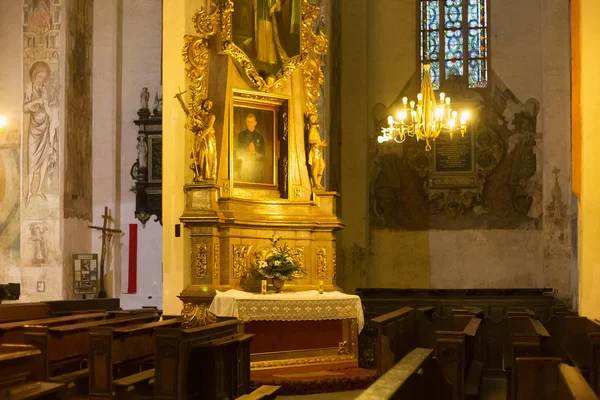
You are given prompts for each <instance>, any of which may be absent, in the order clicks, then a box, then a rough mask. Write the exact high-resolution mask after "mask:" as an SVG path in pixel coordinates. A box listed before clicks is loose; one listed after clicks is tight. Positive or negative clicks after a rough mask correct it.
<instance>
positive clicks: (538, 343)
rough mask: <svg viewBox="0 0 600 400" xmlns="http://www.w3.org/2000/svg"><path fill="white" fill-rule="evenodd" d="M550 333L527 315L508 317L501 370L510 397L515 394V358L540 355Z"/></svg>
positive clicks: (512, 397) (513, 396)
mask: <svg viewBox="0 0 600 400" xmlns="http://www.w3.org/2000/svg"><path fill="white" fill-rule="evenodd" d="M549 337H550V334H549V333H548V331H547V330H546V328H544V326H543V325H542V324H541V322H540V321H539V320H536V319H533V318H531V317H529V316H525V315H520V316H511V317H508V343H507V345H505V346H503V349H502V370H503V371H504V373H505V374H506V379H507V393H508V397H509V398H510V399H514V398H515V396H516V393H515V386H514V385H513V384H512V383H513V381H514V380H515V377H514V374H515V369H514V365H515V360H516V359H517V358H519V357H540V356H541V355H542V346H543V343H544V341H546V340H548V338H549Z"/></svg>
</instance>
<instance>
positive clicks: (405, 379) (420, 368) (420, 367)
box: [356, 347, 452, 400]
mask: <svg viewBox="0 0 600 400" xmlns="http://www.w3.org/2000/svg"><path fill="white" fill-rule="evenodd" d="M388 399H402V400H421V399H436V400H450V399H452V387H451V386H450V384H449V383H448V382H447V381H446V380H445V379H444V377H443V375H442V372H441V367H440V366H439V365H438V364H437V361H436V359H435V358H434V357H433V350H432V349H424V348H419V347H418V348H415V349H413V350H412V351H410V352H409V353H408V354H407V355H406V356H404V357H403V358H402V359H401V360H400V361H399V362H398V363H397V364H396V365H394V366H393V367H392V368H391V369H389V370H388V371H387V372H386V373H385V374H383V375H382V376H380V377H379V378H378V379H377V380H376V381H375V382H374V383H373V384H372V385H371V386H369V388H368V389H367V390H365V391H364V392H362V393H361V394H360V395H359V396H358V397H357V398H356V400H388Z"/></svg>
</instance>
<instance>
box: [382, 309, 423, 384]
mask: <svg viewBox="0 0 600 400" xmlns="http://www.w3.org/2000/svg"><path fill="white" fill-rule="evenodd" d="M371 323H372V324H373V325H374V326H375V328H376V329H377V341H376V345H375V346H376V348H375V363H376V368H377V376H381V375H383V374H384V373H385V372H386V371H388V370H389V369H390V368H392V367H393V366H394V365H395V364H396V363H397V362H398V361H400V360H401V359H402V358H403V357H404V356H405V355H406V354H408V353H409V352H410V351H412V350H413V349H414V348H415V347H417V336H416V335H417V326H416V323H417V322H416V314H415V310H414V309H412V308H409V307H403V308H401V309H399V310H396V311H392V312H390V313H387V314H384V315H380V316H379V317H376V318H373V319H372V320H371Z"/></svg>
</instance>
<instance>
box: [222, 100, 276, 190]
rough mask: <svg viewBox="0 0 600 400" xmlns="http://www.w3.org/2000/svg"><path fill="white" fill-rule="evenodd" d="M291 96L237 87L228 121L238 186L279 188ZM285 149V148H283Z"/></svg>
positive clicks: (233, 177) (233, 176)
mask: <svg viewBox="0 0 600 400" xmlns="http://www.w3.org/2000/svg"><path fill="white" fill-rule="evenodd" d="M287 102H288V98H287V97H285V96H275V95H272V94H270V95H264V94H262V93H252V92H245V91H235V92H234V96H233V101H232V103H231V112H230V115H231V121H230V124H229V127H230V129H229V162H230V164H229V165H230V168H229V169H230V179H231V181H232V182H233V183H234V185H235V186H242V187H243V186H246V187H255V188H263V189H274V190H277V189H278V186H279V185H278V183H279V178H280V173H279V168H278V166H279V164H280V162H279V160H280V156H281V154H282V152H283V153H286V151H285V149H282V146H285V143H287V141H286V140H281V138H282V132H283V130H284V129H285V128H286V126H287V121H284V119H286V118H287V114H286V113H285V112H284V110H286V109H287ZM282 150H283V151H282Z"/></svg>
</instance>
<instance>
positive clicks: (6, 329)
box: [0, 312, 108, 344]
mask: <svg viewBox="0 0 600 400" xmlns="http://www.w3.org/2000/svg"><path fill="white" fill-rule="evenodd" d="M107 316H108V314H107V313H105V312H97V313H86V314H76V315H68V316H65V317H51V318H43V319H34V320H24V321H17V322H8V323H4V324H0V343H12V344H19V343H23V341H24V340H25V326H26V325H37V326H58V325H68V324H76V323H81V322H88V321H94V320H101V319H105V318H106V317H107Z"/></svg>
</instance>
